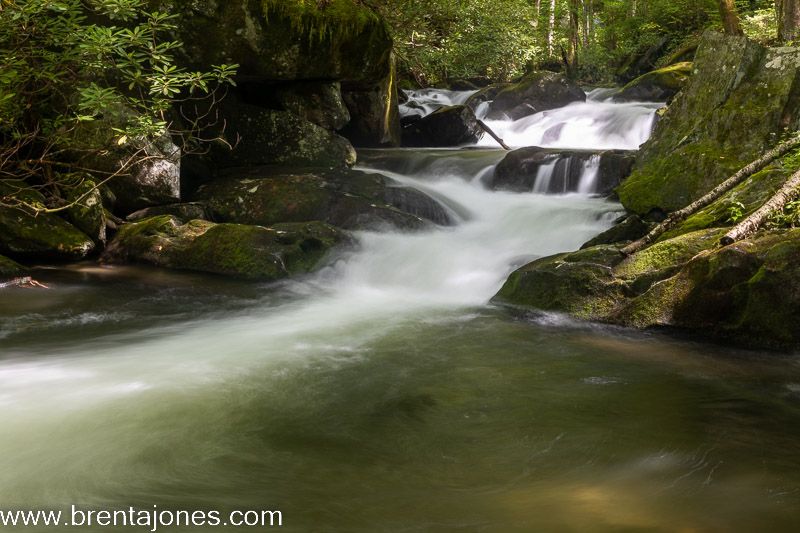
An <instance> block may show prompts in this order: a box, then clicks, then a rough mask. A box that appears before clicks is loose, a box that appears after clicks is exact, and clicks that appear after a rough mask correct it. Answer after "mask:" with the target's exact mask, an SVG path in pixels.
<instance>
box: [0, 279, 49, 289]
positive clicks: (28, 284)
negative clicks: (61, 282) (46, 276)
mask: <svg viewBox="0 0 800 533" xmlns="http://www.w3.org/2000/svg"><path fill="white" fill-rule="evenodd" d="M9 287H22V288H24V289H37V288H38V289H49V288H50V287H48V286H47V285H45V284H44V283H39V282H38V281H36V280H35V279H33V278H32V277H30V276H25V277H21V278H14V279H12V280H11V281H6V282H4V283H0V289H7V288H9Z"/></svg>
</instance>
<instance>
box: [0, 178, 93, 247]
mask: <svg viewBox="0 0 800 533" xmlns="http://www.w3.org/2000/svg"><path fill="white" fill-rule="evenodd" d="M0 200H2V203H5V204H6V206H2V205H0V252H2V253H4V254H7V255H10V256H11V257H14V258H28V257H30V258H44V259H56V260H64V259H81V258H83V257H86V256H87V255H89V253H91V252H92V250H94V247H95V244H94V242H93V241H92V239H90V238H89V237H88V236H87V235H86V234H85V233H83V232H82V231H80V230H78V229H77V228H76V227H75V226H73V225H72V224H70V223H69V222H67V221H66V220H64V219H62V218H60V217H59V216H57V215H55V214H52V213H39V214H36V215H34V214H32V213H31V212H30V211H29V210H28V209H26V208H21V207H19V208H18V207H7V205H18V202H19V201H22V202H24V203H26V204H28V205H34V206H42V207H43V206H44V202H45V200H44V197H43V196H42V195H41V194H40V193H38V192H37V191H34V190H32V189H28V188H26V186H25V185H24V184H22V183H20V182H0Z"/></svg>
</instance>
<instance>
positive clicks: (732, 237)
mask: <svg viewBox="0 0 800 533" xmlns="http://www.w3.org/2000/svg"><path fill="white" fill-rule="evenodd" d="M798 196H800V172H795V173H794V174H792V176H791V177H790V178H789V179H788V180H787V181H786V183H784V184H783V186H782V187H781V188H780V189H779V190H778V192H776V193H775V196H773V197H772V198H770V199H769V200H767V203H765V204H764V205H762V206H761V207H760V208H759V209H758V210H757V211H756V212H755V213H753V214H752V215H750V216H749V217H747V218H746V219H744V220H742V221H741V222H740V223H739V224H737V225H736V227H734V228H733V229H732V230H730V231H729V232H728V233H726V234H725V236H724V237H722V238H721V239H720V240H719V243H720V244H721V245H723V246H728V245H729V244H733V243H735V242H736V241H738V240H741V239H744V238H745V237H749V236H750V235H752V234H753V233H755V232H756V231H758V228H760V227H761V226H762V225H763V224H764V222H766V220H767V219H768V218H769V217H770V215H772V213H775V212H777V211H783V208H784V207H786V204H788V203H789V202H791V201H792V200H795V199H797V197H798Z"/></svg>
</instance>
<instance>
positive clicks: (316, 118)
mask: <svg viewBox="0 0 800 533" xmlns="http://www.w3.org/2000/svg"><path fill="white" fill-rule="evenodd" d="M275 92H276V95H275V98H276V99H277V102H278V104H279V105H280V107H281V108H282V109H283V110H285V111H289V112H290V113H292V114H294V115H297V116H298V117H301V118H304V119H306V120H307V121H309V122H312V123H314V124H316V125H317V126H320V127H322V128H325V129H327V130H332V131H334V130H340V129H342V128H343V127H345V126H346V125H347V123H348V122H350V111H349V110H348V109H347V106H346V105H345V103H344V99H343V98H342V88H341V84H340V83H339V82H328V83H325V82H300V83H291V84H284V85H281V86H279V87H278V88H277V89H275Z"/></svg>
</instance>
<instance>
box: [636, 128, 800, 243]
mask: <svg viewBox="0 0 800 533" xmlns="http://www.w3.org/2000/svg"><path fill="white" fill-rule="evenodd" d="M797 147H800V136H797V137H793V138H791V139H789V140H788V141H785V142H783V143H781V144H779V145H778V146H776V147H775V148H773V149H772V150H770V151H769V152H767V153H766V154H764V155H763V156H761V157H760V158H758V159H756V160H755V161H753V162H752V163H750V164H749V165H747V166H745V167H743V168H742V169H740V170H739V171H738V172H737V173H736V174H734V175H733V176H731V177H730V178H728V179H726V180H725V181H723V182H722V183H720V184H719V185H717V186H716V187H714V188H713V189H711V191H709V192H708V193H707V194H705V195H703V196H702V197H701V198H699V199H697V200H695V201H694V202H692V203H691V204H689V205H687V206H686V207H684V208H683V209H679V210H678V211H675V212H673V213H672V214H670V215H669V216H668V217H667V219H666V220H664V221H663V222H661V223H660V224H659V225H658V226H656V227H655V228H653V229H652V230H650V233H648V234H647V235H645V236H644V237H642V238H641V239H639V240H637V241H634V242H632V243H630V244H629V245H628V246H626V247H625V248H623V249H622V253H623V254H625V255H631V254H634V253H636V252H638V251H639V250H641V249H642V248H644V247H645V246H647V245H649V244H651V243H653V242H655V240H656V239H658V238H659V237H660V236H661V235H663V234H664V233H666V232H667V231H669V230H671V229H672V228H674V227H675V226H677V225H678V224H680V223H681V222H683V221H684V220H686V219H687V218H689V217H690V216H692V215H693V214H695V213H696V212H697V211H699V210H701V209H703V208H704V207H707V206H709V205H711V204H712V203H714V202H715V201H716V200H718V199H719V198H721V197H722V195H724V194H725V193H727V192H728V191H730V190H731V189H733V188H734V187H736V186H737V185H739V184H740V183H741V182H743V181H744V180H746V179H747V178H749V177H750V176H752V175H753V174H755V173H756V172H758V171H760V170H761V169H763V168H764V167H766V166H767V165H769V164H770V163H772V162H773V161H775V160H776V159H779V158H781V157H783V156H784V155H786V154H787V153H789V152H791V151H792V150H794V149H795V148H797Z"/></svg>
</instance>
